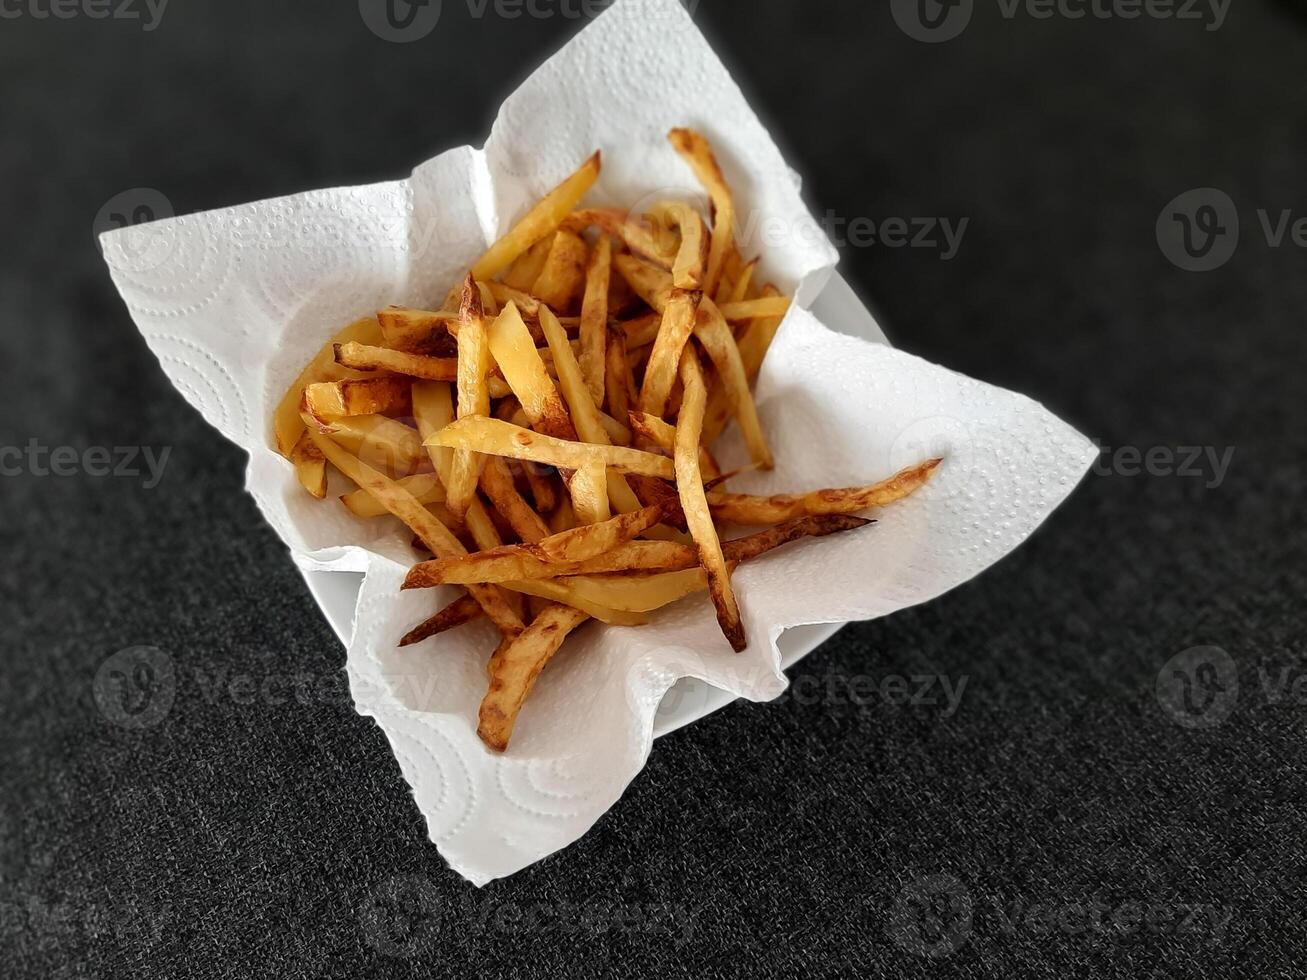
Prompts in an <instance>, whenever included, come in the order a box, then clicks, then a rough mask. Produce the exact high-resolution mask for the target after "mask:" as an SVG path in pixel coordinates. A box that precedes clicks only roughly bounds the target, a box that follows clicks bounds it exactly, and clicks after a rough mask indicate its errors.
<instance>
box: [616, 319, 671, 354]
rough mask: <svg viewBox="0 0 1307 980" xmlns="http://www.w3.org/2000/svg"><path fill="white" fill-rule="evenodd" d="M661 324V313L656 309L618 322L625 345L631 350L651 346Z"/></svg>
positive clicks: (656, 337)
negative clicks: (624, 336)
mask: <svg viewBox="0 0 1307 980" xmlns="http://www.w3.org/2000/svg"><path fill="white" fill-rule="evenodd" d="M662 325H663V317H662V314H661V313H658V312H657V311H655V312H653V313H646V314H645V315H644V316H641V317H636V318H635V319H634V320H627V321H626V322H624V323H622V324H620V326H621V329H622V332H623V333H624V334H625V335H626V346H627V347H628V348H629V349H631V350H637V349H639V348H641V347H650V346H652V345H653V343H654V341H656V340H657V339H658V330H659V328H660V327H661V326H662Z"/></svg>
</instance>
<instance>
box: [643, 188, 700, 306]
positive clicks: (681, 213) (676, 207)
mask: <svg viewBox="0 0 1307 980" xmlns="http://www.w3.org/2000/svg"><path fill="white" fill-rule="evenodd" d="M649 213H650V215H651V216H652V217H653V218H654V219H655V220H657V221H659V222H660V223H662V224H664V225H666V226H668V227H669V228H677V229H679V230H680V233H681V243H680V247H679V248H678V249H677V251H676V259H675V261H674V262H673V263H672V285H673V286H674V287H676V288H677V289H702V288H703V282H704V261H705V258H706V256H707V252H708V232H707V229H705V228H704V224H703V218H701V217H700V216H699V212H697V211H695V210H694V208H692V207H690V206H689V205H688V204H682V203H681V202H679V201H664V202H662V203H660V204H656V205H654V207H653V208H651V209H650V212H649Z"/></svg>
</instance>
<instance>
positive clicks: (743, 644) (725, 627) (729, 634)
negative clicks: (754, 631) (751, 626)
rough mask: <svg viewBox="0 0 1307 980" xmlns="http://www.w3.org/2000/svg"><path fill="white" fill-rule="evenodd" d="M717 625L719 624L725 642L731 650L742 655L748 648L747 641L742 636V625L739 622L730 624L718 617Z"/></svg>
mask: <svg viewBox="0 0 1307 980" xmlns="http://www.w3.org/2000/svg"><path fill="white" fill-rule="evenodd" d="M717 621H718V623H720V624H721V627H722V633H723V634H725V636H726V642H728V643H729V644H730V645H731V649H732V650H734V651H735V652H736V653H743V652H744V651H745V650H746V649H748V646H749V640H748V638H747V637H746V636H745V635H744V624H743V623H741V622H730V621H728V620H725V619H723V618H722V617H721V616H720V615H719V616H718V617H717Z"/></svg>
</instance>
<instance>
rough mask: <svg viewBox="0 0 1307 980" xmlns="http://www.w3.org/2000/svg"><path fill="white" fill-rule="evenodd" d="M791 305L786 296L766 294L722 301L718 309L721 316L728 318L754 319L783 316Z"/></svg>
mask: <svg viewBox="0 0 1307 980" xmlns="http://www.w3.org/2000/svg"><path fill="white" fill-rule="evenodd" d="M791 305H792V301H791V300H790V298H789V297H788V296H766V297H763V298H762V299H746V300H741V301H740V302H737V303H723V304H722V306H721V307H720V309H721V313H722V316H724V317H726V319H728V320H755V319H757V318H758V317H775V316H780V317H783V316H785V314H786V313H788V312H790V306H791Z"/></svg>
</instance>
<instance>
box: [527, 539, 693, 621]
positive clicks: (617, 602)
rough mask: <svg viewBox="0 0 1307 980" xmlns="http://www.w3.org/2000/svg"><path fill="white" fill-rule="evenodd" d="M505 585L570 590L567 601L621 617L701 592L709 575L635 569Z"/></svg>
mask: <svg viewBox="0 0 1307 980" xmlns="http://www.w3.org/2000/svg"><path fill="white" fill-rule="evenodd" d="M658 543H659V544H662V543H664V542H658ZM506 584H507V587H508V588H510V589H517V588H520V587H522V586H524V585H529V586H531V587H533V588H536V589H538V590H540V591H541V592H545V591H547V590H548V589H549V588H558V589H567V590H570V592H571V597H570V599H569V600H568V601H569V602H570V603H571V604H573V605H575V604H576V603H578V602H585V603H588V604H593V605H595V606H599V607H602V608H604V609H607V610H609V613H608V614H609V615H610V616H617V617H622V616H642V615H644V614H646V613H651V612H653V611H654V610H656V609H661V608H663V607H664V606H667V605H670V604H671V603H673V602H676V601H677V600H678V599H684V598H685V597H686V596H687V595H692V594H694V593H695V592H699V591H701V590H703V589H704V588H707V586H708V576H707V574H706V573H705V572H704V570H703V569H702V568H689V569H686V570H684V571H679V572H658V573H655V574H646V573H643V572H633V573H630V574H622V575H573V576H570V577H568V578H562V579H535V580H532V581H530V582H514V583H506ZM559 601H560V602H561V601H563V600H561V599H560V600H559ZM595 618H596V619H599V618H600V617H599V616H596V617H595ZM605 622H607V620H605ZM618 625H621V624H620V623H619V624H618Z"/></svg>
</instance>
